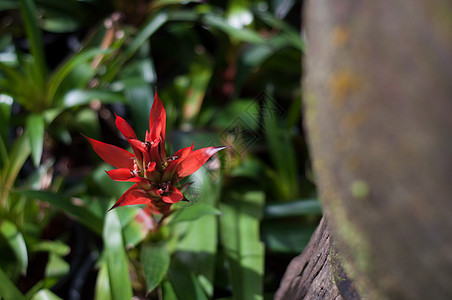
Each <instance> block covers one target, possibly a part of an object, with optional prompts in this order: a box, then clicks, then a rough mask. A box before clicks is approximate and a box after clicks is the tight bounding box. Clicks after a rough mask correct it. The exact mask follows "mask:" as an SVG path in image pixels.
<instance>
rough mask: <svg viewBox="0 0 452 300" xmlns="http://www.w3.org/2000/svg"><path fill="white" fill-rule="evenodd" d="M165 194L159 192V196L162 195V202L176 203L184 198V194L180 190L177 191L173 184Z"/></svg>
mask: <svg viewBox="0 0 452 300" xmlns="http://www.w3.org/2000/svg"><path fill="white" fill-rule="evenodd" d="M165 194H166V195H161V194H160V197H162V200H163V202H166V203H177V202H179V201H181V200H182V199H184V195H182V193H181V191H179V190H178V189H177V188H175V187H174V186H171V187H170V190H169V191H168V192H167V193H165Z"/></svg>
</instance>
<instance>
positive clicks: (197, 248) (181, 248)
mask: <svg viewBox="0 0 452 300" xmlns="http://www.w3.org/2000/svg"><path fill="white" fill-rule="evenodd" d="M190 180H193V181H194V183H193V185H192V186H194V185H197V187H198V189H199V193H200V196H199V203H198V204H195V205H192V206H190V207H186V208H180V209H179V210H180V211H181V212H183V211H184V210H186V209H193V210H195V211H193V212H194V213H195V214H193V215H196V210H198V209H199V210H200V211H201V210H205V212H207V210H208V211H210V212H214V211H215V212H218V210H217V209H216V208H215V206H216V205H217V202H218V199H219V194H220V184H219V182H221V181H218V182H212V180H211V179H210V176H209V172H208V171H207V170H206V168H201V169H199V170H198V171H197V172H196V173H195V174H194V175H193V176H192V178H191V179H190ZM197 206H201V207H198V208H196V207H197ZM202 206H204V208H203V207H202ZM207 207H209V208H207ZM200 211H198V212H200ZM189 212H190V211H189ZM189 212H187V213H189ZM190 214H191V213H190ZM170 222H172V221H170ZM171 229H172V236H173V238H174V240H172V241H171V242H172V243H174V249H175V254H174V256H173V257H175V258H176V259H178V260H180V261H182V262H183V263H184V265H185V266H186V267H187V268H188V269H190V270H191V271H192V272H193V273H194V274H196V275H197V278H198V279H199V284H200V285H201V287H202V288H203V290H204V292H205V293H206V294H207V295H208V297H212V296H213V289H214V278H215V266H216V255H217V248H218V217H217V215H216V214H210V213H209V214H207V215H204V216H203V217H202V218H197V219H195V220H191V221H190V222H177V223H174V225H172V226H171Z"/></svg>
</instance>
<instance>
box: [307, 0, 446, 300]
mask: <svg viewBox="0 0 452 300" xmlns="http://www.w3.org/2000/svg"><path fill="white" fill-rule="evenodd" d="M305 17H306V20H307V21H306V24H305V25H306V28H307V45H308V49H307V52H306V67H307V71H306V80H305V83H306V85H305V87H304V89H305V103H304V104H305V108H306V115H305V117H306V125H307V126H306V128H307V132H308V136H309V141H310V146H311V154H312V157H313V163H314V171H315V174H316V178H317V183H318V189H319V193H320V198H321V199H322V201H323V206H324V211H325V215H326V218H327V219H328V223H329V228H330V229H331V235H332V237H333V238H334V241H335V246H337V250H338V253H339V256H340V258H341V262H342V264H343V266H344V269H345V270H346V273H347V274H348V275H349V277H350V278H351V279H352V280H353V281H354V283H355V284H356V286H357V289H358V291H359V294H360V295H361V296H362V297H363V298H364V299H410V300H412V299H452V215H451V212H452V182H451V180H452V84H451V78H452V2H450V1H441V0H413V1H389V0H381V1H364V2H363V1H356V0H311V1H309V3H308V7H307V9H306V15H305ZM308 254H309V253H307V254H306V255H308ZM309 255H315V253H310V254H309ZM311 259H312V257H311ZM308 265H309V264H308ZM325 286H327V285H325ZM323 298H324V299H329V298H328V297H323Z"/></svg>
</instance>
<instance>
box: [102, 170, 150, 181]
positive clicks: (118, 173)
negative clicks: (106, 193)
mask: <svg viewBox="0 0 452 300" xmlns="http://www.w3.org/2000/svg"><path fill="white" fill-rule="evenodd" d="M105 172H106V173H107V174H108V176H110V178H111V179H113V180H116V181H129V182H136V183H147V180H146V179H145V178H142V177H139V176H137V175H136V174H135V175H134V174H133V172H132V171H131V170H130V169H114V170H111V171H105Z"/></svg>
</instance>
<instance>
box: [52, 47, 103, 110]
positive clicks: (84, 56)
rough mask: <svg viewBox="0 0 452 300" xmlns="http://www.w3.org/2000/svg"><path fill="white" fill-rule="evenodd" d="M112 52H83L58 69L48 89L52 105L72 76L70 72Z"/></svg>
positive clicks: (94, 50)
mask: <svg viewBox="0 0 452 300" xmlns="http://www.w3.org/2000/svg"><path fill="white" fill-rule="evenodd" d="M110 52H111V51H108V50H102V49H90V50H83V51H82V52H80V53H78V54H76V55H74V56H73V57H71V58H70V59H69V60H68V61H67V62H65V63H64V64H63V65H62V66H61V67H60V68H59V69H57V70H56V71H55V72H54V73H53V74H52V76H51V77H50V79H49V82H48V87H47V98H48V99H49V101H50V103H52V101H54V97H55V95H56V92H57V90H58V88H59V87H60V85H61V83H62V82H63V80H64V79H65V78H66V77H67V76H68V75H69V74H70V72H71V71H72V70H73V69H74V68H76V67H77V66H78V65H79V64H82V63H84V62H86V61H87V60H89V59H92V58H94V57H95V56H97V55H99V54H108V53H110Z"/></svg>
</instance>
